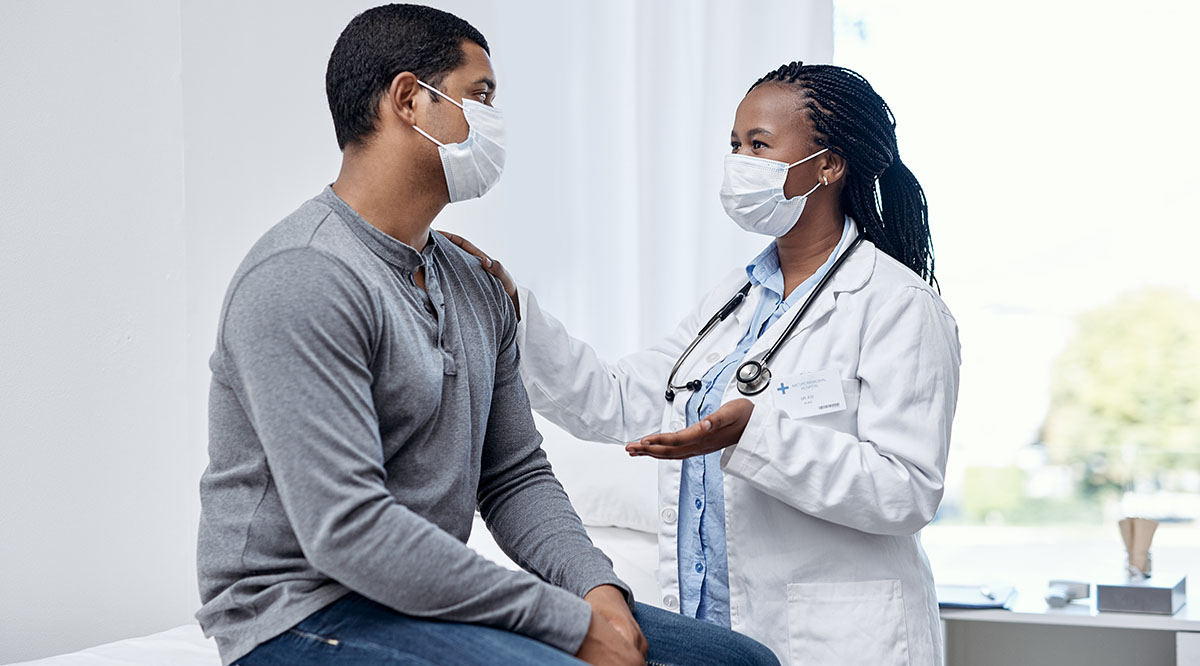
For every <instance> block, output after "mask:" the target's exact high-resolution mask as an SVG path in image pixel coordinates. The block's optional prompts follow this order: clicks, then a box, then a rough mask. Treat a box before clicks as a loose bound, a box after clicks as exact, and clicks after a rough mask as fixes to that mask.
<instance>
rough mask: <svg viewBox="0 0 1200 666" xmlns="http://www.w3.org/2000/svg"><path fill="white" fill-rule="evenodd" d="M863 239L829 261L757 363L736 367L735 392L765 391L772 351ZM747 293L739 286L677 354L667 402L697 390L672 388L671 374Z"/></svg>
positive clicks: (685, 386) (690, 385)
mask: <svg viewBox="0 0 1200 666" xmlns="http://www.w3.org/2000/svg"><path fill="white" fill-rule="evenodd" d="M863 238H865V236H864V235H863V234H861V233H860V234H859V235H858V237H857V238H855V239H854V242H853V243H851V244H850V247H849V249H847V250H846V251H845V252H843V253H842V256H840V257H838V258H837V261H835V262H833V266H831V267H830V268H829V272H828V273H826V274H825V275H824V277H822V278H821V280H820V282H817V286H815V287H813V290H812V291H811V292H809V293H808V298H805V299H804V304H803V305H801V306H800V311H799V312H797V313H796V316H795V317H793V318H792V320H791V321H790V322H788V325H787V328H786V329H784V331H783V335H781V336H779V338H777V339H776V340H775V343H774V344H772V345H771V348H770V349H768V350H767V353H766V354H763V357H762V358H761V359H760V360H757V361H746V362H745V363H742V364H741V365H740V366H738V369H737V374H735V375H734V377H735V379H737V389H738V391H740V392H741V394H742V395H758V394H759V393H762V392H763V390H764V389H766V388H767V385H769V384H770V383H771V370H770V368H768V367H767V366H768V365H769V364H770V363H771V359H773V358H775V354H776V352H778V351H779V348H780V347H782V346H783V343H784V342H785V341H786V340H787V339H788V336H790V335H791V334H792V331H795V330H796V326H797V325H798V324H799V323H800V319H801V317H803V316H804V313H805V312H806V311H807V310H808V307H809V306H810V305H812V302H813V301H814V300H815V299H816V298H817V295H818V294H820V293H821V289H822V288H823V287H824V286H825V283H827V282H829V279H830V278H832V277H833V275H834V273H837V271H838V269H839V268H841V266H842V264H843V263H844V262H845V261H846V259H847V258H848V257H849V256H850V253H851V252H854V248H856V247H858V245H859V243H861V242H862V241H863ZM748 293H750V283H749V282H747V283H746V284H745V285H743V286H742V288H741V289H739V290H738V292H737V293H736V294H734V295H733V298H730V299H729V301H728V302H726V303H725V305H722V306H721V309H720V310H718V311H717V313H716V314H715V315H713V316H712V319H709V320H708V323H707V324H705V325H704V327H703V328H701V329H700V332H699V333H697V334H696V339H694V340H692V344H690V345H688V346H687V348H686V349H684V350H683V354H682V355H680V357H679V360H678V361H675V366H674V367H673V368H671V375H670V376H669V377H667V392H666V398H667V402H674V401H675V391H683V390H687V391H698V390H700V386H701V383H700V380H699V379H693V380H692V381H690V382H688V383H686V384H682V385H679V386H676V385H675V373H677V372H679V368H680V367H682V366H683V362H684V361H686V360H687V357H688V355H689V354H691V353H692V350H694V349H695V348H696V346H697V345H699V344H700V342H701V341H702V340H704V338H705V337H706V336H707V335H708V334H709V333H710V332H711V331H712V330H713V329H714V328H716V327H717V324H720V323H721V322H723V321H725V319H726V318H727V317H728V316H729V315H731V314H733V312H734V310H737V309H738V306H739V305H741V304H742V301H744V300H746V294H748Z"/></svg>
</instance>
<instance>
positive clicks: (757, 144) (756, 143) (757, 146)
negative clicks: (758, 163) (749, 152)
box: [750, 141, 767, 150]
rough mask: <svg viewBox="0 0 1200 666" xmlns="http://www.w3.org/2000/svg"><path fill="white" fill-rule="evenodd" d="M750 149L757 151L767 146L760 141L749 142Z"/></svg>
mask: <svg viewBox="0 0 1200 666" xmlns="http://www.w3.org/2000/svg"><path fill="white" fill-rule="evenodd" d="M750 147H751V148H753V149H755V150H758V149H760V148H766V147H767V144H765V143H763V142H762V141H751V142H750Z"/></svg>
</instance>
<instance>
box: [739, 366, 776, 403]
mask: <svg viewBox="0 0 1200 666" xmlns="http://www.w3.org/2000/svg"><path fill="white" fill-rule="evenodd" d="M770 383H771V371H770V370H769V369H768V368H767V366H765V365H763V364H762V363H759V362H758V361H746V362H745V363H743V364H742V365H741V366H740V367H739V368H738V369H737V387H738V391H740V392H741V394H742V395H758V394H759V393H762V392H763V390H764V389H766V388H767V385H768V384H770Z"/></svg>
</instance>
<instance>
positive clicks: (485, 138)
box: [413, 81, 505, 203]
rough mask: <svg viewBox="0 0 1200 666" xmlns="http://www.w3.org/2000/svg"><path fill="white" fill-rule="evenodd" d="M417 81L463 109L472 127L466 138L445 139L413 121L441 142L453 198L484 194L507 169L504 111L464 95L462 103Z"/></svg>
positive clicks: (454, 199) (447, 178)
mask: <svg viewBox="0 0 1200 666" xmlns="http://www.w3.org/2000/svg"><path fill="white" fill-rule="evenodd" d="M417 83H419V84H421V85H422V86H425V87H426V88H428V89H429V90H430V91H432V92H435V93H437V94H438V95H441V96H442V97H445V98H446V99H447V100H449V101H450V103H451V104H453V105H454V106H457V107H458V108H460V109H462V112H463V116H464V117H465V118H466V119H467V127H469V128H470V132H468V133H467V138H466V140H464V141H463V142H461V143H442V142H441V141H438V140H437V139H435V138H433V137H432V136H429V133H428V132H426V131H425V130H423V129H421V128H420V127H417V126H416V125H413V129H415V130H417V131H418V132H420V133H421V136H424V137H425V138H426V139H429V140H430V141H432V142H434V143H436V144H437V147H438V154H440V155H441V156H442V171H444V172H445V173H446V187H447V188H448V189H449V190H450V202H451V203H453V202H455V201H466V200H467V199H474V198H476V197H481V196H483V195H484V193H485V192H487V191H488V190H490V189H492V186H493V185H495V184H496V181H498V180H500V174H501V172H503V171H504V155H505V148H504V115H503V114H501V113H500V110H499V109H494V108H492V107H490V106H488V105H486V104H482V103H480V102H477V101H475V100H472V99H464V100H463V101H462V103H461V104H460V103H458V102H456V101H454V100H452V99H450V96H449V95H447V94H446V93H444V92H442V91H440V90H438V89H437V88H434V87H433V86H431V85H429V84H428V83H425V82H424V81H417Z"/></svg>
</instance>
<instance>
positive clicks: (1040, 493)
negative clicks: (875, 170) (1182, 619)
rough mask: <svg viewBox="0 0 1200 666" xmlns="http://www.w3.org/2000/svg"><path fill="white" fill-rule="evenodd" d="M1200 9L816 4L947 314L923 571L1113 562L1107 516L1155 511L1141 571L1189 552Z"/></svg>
mask: <svg viewBox="0 0 1200 666" xmlns="http://www.w3.org/2000/svg"><path fill="white" fill-rule="evenodd" d="M1198 17H1200V11H1198V10H1197V9H1196V8H1195V7H1194V6H1193V5H1190V4H1185V3H1178V2H1170V1H1168V0H1150V1H1148V2H1144V3H1137V4H1136V5H1134V4H1129V3H1108V2H1043V1H1034V0H1017V1H1015V2H1003V3H998V2H997V3H962V2H953V1H952V0H941V1H931V0H921V1H918V2H905V3H890V2H885V1H884V0H837V1H836V2H835V28H834V32H835V37H834V61H835V63H836V64H840V65H844V66H847V67H850V68H852V69H855V70H856V71H858V72H860V73H862V74H863V75H864V76H866V77H867V79H868V80H870V81H871V83H872V85H874V87H875V88H876V90H877V91H878V92H879V93H880V94H881V95H882V96H883V97H884V99H886V100H887V101H888V103H889V104H890V105H891V107H892V109H893V112H894V113H895V115H896V117H897V121H898V124H897V132H898V135H899V141H900V152H901V155H902V157H903V159H904V161H905V163H906V164H908V165H909V167H910V168H911V169H912V171H913V172H914V173H915V174H916V175H917V177H918V178H919V179H920V181H921V183H922V185H923V186H924V188H925V191H926V194H927V195H928V198H929V201H930V223H931V227H932V230H933V239H934V248H935V251H936V253H937V254H936V257H937V275H938V278H939V280H940V281H941V284H942V289H943V297H944V298H945V300H946V302H947V303H948V304H949V306H950V308H951V309H952V311H953V312H954V314H955V316H956V318H957V319H958V322H959V326H960V330H961V338H962V344H963V367H962V377H963V381H962V389H961V393H960V396H959V403H958V404H959V409H958V414H957V418H956V421H955V432H954V440H953V444H952V448H951V454H950V468H949V470H948V474H947V492H946V497H945V500H944V502H943V506H942V511H941V512H940V514H939V517H938V519H937V521H936V522H935V524H934V525H933V526H931V527H930V528H929V529H928V530H927V531H926V536H925V540H926V544H927V546H928V549H929V552H930V556H931V559H933V560H934V564H935V571H936V572H937V573H938V575H939V579H941V580H946V579H949V578H958V577H978V576H980V575H981V574H984V573H990V572H996V574H997V575H999V576H1004V577H1011V578H1016V579H1020V578H1022V577H1029V578H1032V579H1034V580H1035V582H1036V580H1038V579H1040V581H1041V583H1040V584H1042V585H1044V584H1045V579H1046V578H1048V577H1050V576H1064V577H1070V576H1076V577H1082V578H1085V579H1086V578H1088V577H1092V578H1095V577H1100V576H1107V575H1112V574H1114V573H1116V572H1117V571H1119V565H1120V561H1121V557H1122V555H1123V548H1122V547H1121V542H1120V539H1119V536H1118V532H1117V528H1116V525H1115V522H1116V520H1117V519H1118V518H1119V517H1121V516H1124V515H1141V516H1145V517H1150V518H1158V519H1160V520H1162V521H1164V524H1163V525H1162V526H1160V529H1159V533H1158V535H1157V536H1156V538H1155V547H1154V549H1153V554H1154V558H1155V568H1156V569H1158V570H1162V569H1163V568H1171V569H1174V570H1177V571H1185V570H1186V568H1185V565H1186V563H1187V562H1191V563H1195V562H1197V561H1200V529H1196V525H1197V523H1198V522H1200V270H1197V269H1198V268H1200V262H1197V260H1196V257H1195V254H1196V252H1197V247H1198V245H1200V244H1198V242H1197V241H1200V219H1198V217H1197V214H1196V213H1195V203H1194V202H1193V201H1192V197H1191V193H1192V192H1193V191H1194V188H1195V175H1196V174H1197V166H1196V164H1197V159H1198V158H1197V155H1198V154H1200V129H1198V125H1197V123H1196V122H1195V120H1194V116H1195V108H1196V107H1195V98H1196V94H1195V92H1194V89H1195V85H1194V84H1193V81H1194V79H1195V75H1194V71H1192V70H1193V66H1194V64H1195V63H1196V62H1200V57H1198V56H1200V53H1198V51H1200V49H1198V48H1197V46H1196V42H1195V40H1194V39H1192V38H1191V35H1189V34H1187V33H1188V31H1189V30H1190V26H1194V25H1196V19H1197V18H1198ZM981 546H987V547H986V548H982V547H981ZM1056 567H1058V568H1056ZM1007 572H1011V573H1007Z"/></svg>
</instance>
